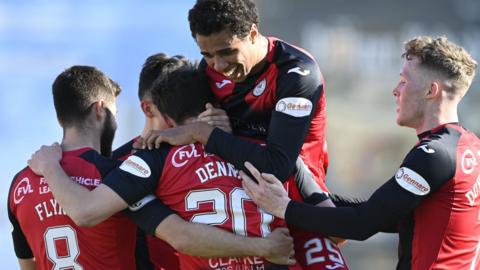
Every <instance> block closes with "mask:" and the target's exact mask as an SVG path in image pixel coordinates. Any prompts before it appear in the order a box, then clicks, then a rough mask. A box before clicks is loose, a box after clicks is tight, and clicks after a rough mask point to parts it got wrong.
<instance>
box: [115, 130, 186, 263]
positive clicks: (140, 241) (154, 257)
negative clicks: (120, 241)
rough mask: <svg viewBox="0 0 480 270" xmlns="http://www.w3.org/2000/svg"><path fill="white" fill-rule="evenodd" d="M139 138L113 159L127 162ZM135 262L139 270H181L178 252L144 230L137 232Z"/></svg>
mask: <svg viewBox="0 0 480 270" xmlns="http://www.w3.org/2000/svg"><path fill="white" fill-rule="evenodd" d="M138 138H139V137H135V138H133V139H132V140H130V141H129V142H127V143H125V144H124V145H122V146H120V147H119V148H117V149H115V151H113V153H112V157H113V158H115V159H118V160H122V161H123V160H125V159H127V158H128V157H129V156H131V155H132V154H133V153H135V150H134V149H133V144H134V143H135V142H136V141H137V140H138ZM135 261H136V263H137V269H142V270H149V269H151V270H170V269H171V270H175V269H180V265H179V262H178V253H177V251H176V250H175V249H174V248H173V247H172V246H170V245H169V244H168V243H167V242H165V241H163V240H162V239H159V238H157V237H155V236H153V235H149V234H148V233H146V232H144V231H143V230H142V229H140V228H138V230H137V243H136V247H135Z"/></svg>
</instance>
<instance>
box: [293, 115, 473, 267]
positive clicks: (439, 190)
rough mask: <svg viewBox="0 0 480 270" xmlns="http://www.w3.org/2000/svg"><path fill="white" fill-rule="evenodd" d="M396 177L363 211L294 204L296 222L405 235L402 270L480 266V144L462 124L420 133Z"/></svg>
mask: <svg viewBox="0 0 480 270" xmlns="http://www.w3.org/2000/svg"><path fill="white" fill-rule="evenodd" d="M418 137H419V141H418V143H417V144H416V145H415V146H414V147H413V148H412V149H411V150H410V152H409V153H408V154H407V156H406V157H405V159H404V160H403V162H402V164H401V165H400V168H399V169H398V170H397V172H396V173H395V175H394V176H393V177H391V178H390V180H388V181H387V182H385V184H383V185H382V186H381V187H380V188H378V189H377V190H376V191H375V192H374V193H373V195H372V196H371V198H370V199H369V200H368V201H366V202H364V203H362V204H361V205H359V206H357V207H340V208H335V209H327V208H320V207H317V208H314V207H310V206H308V205H305V204H298V203H297V202H293V201H292V202H290V203H289V205H288V207H287V210H286V212H285V218H286V220H287V222H288V223H289V224H291V225H295V226H299V227H301V228H304V229H307V230H310V231H318V232H322V233H325V234H328V235H333V236H337V237H344V238H350V239H356V240H364V239H366V238H368V237H370V236H371V235H373V234H375V233H377V232H379V231H390V232H391V231H397V232H398V233H399V238H400V244H399V252H398V253H399V262H398V264H397V269H402V270H407V269H412V270H424V269H456V270H457V269H458V270H460V269H464V270H473V269H479V267H480V256H479V254H480V218H479V217H480V198H479V190H480V163H479V159H480V140H479V138H478V137H477V136H476V135H475V134H473V133H471V132H470V131H468V130H466V129H465V128H463V127H461V126H459V125H458V124H457V123H451V124H444V125H440V126H438V127H436V128H434V129H432V130H429V131H427V132H424V133H422V134H420V135H419V136H418Z"/></svg>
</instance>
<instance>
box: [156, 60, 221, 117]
mask: <svg viewBox="0 0 480 270" xmlns="http://www.w3.org/2000/svg"><path fill="white" fill-rule="evenodd" d="M152 98H153V103H154V104H155V105H156V106H157V108H158V110H159V111H160V112H161V113H163V114H166V115H167V116H169V117H171V118H172V119H173V120H174V121H175V122H177V123H178V124H182V123H183V122H184V121H185V120H186V119H187V118H190V117H195V116H197V115H198V114H199V113H201V112H203V111H204V110H205V104H206V103H207V102H210V103H212V102H213V100H214V97H213V94H212V92H211V90H210V87H209V84H208V80H207V77H206V75H205V73H204V72H202V71H200V70H199V69H198V67H197V66H196V65H194V64H191V63H189V64H188V65H184V66H182V67H179V68H177V69H176V70H173V71H171V72H168V73H166V74H164V76H160V77H158V78H157V80H155V82H154V84H153V87H152Z"/></svg>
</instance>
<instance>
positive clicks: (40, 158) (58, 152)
mask: <svg viewBox="0 0 480 270" xmlns="http://www.w3.org/2000/svg"><path fill="white" fill-rule="evenodd" d="M61 159H62V147H61V146H60V144H59V143H53V144H52V145H50V146H47V145H42V147H40V149H39V150H37V151H36V152H35V153H34V154H33V155H32V156H31V157H30V159H29V160H28V162H27V163H28V166H29V167H30V169H32V171H33V172H34V173H36V174H38V175H43V176H45V175H47V174H48V172H49V171H50V170H51V169H52V168H54V167H56V166H59V165H60V160H61Z"/></svg>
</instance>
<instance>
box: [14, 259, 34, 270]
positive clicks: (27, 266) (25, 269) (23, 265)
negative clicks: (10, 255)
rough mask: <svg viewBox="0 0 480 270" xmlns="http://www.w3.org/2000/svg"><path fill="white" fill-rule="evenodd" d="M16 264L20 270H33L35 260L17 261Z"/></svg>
mask: <svg viewBox="0 0 480 270" xmlns="http://www.w3.org/2000/svg"><path fill="white" fill-rule="evenodd" d="M18 264H19V265H20V270H35V269H36V263H35V259H34V258H31V259H18Z"/></svg>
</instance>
